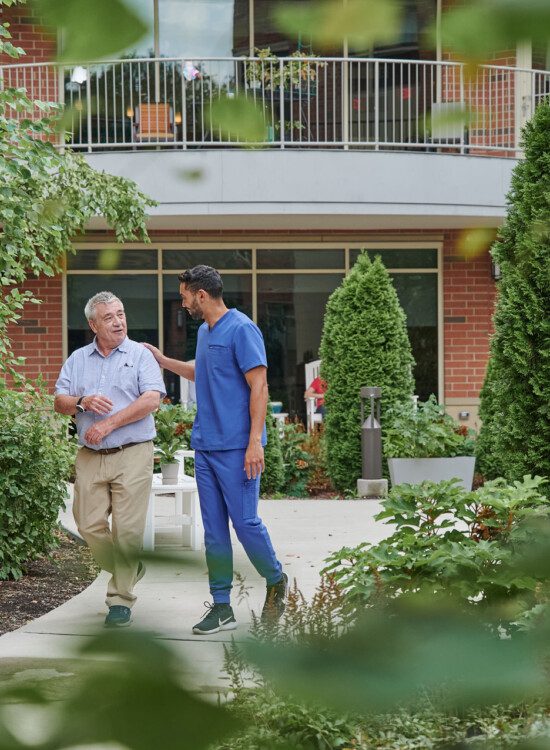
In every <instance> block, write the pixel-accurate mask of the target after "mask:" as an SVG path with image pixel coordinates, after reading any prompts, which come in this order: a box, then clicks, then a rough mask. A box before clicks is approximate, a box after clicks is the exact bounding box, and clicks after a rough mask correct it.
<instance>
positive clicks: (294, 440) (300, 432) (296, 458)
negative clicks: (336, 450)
mask: <svg viewBox="0 0 550 750" xmlns="http://www.w3.org/2000/svg"><path fill="white" fill-rule="evenodd" d="M306 440H307V435H306V431H305V428H304V425H303V424H302V423H301V422H288V423H287V424H285V426H284V432H283V438H282V441H281V448H282V452H283V464H284V472H285V473H284V476H285V481H284V487H283V491H284V493H285V494H286V495H290V497H306V496H307V489H306V488H307V483H308V480H309V474H310V470H311V466H310V465H311V455H310V454H309V453H308V451H307V450H306V448H305V443H306Z"/></svg>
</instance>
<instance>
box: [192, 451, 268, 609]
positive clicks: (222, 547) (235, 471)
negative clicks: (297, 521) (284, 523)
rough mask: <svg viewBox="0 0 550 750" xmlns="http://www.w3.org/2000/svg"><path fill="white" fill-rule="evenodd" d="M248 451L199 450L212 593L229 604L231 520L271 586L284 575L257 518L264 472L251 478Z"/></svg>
mask: <svg viewBox="0 0 550 750" xmlns="http://www.w3.org/2000/svg"><path fill="white" fill-rule="evenodd" d="M244 455H245V450H227V451H200V450H197V451H195V479H196V481H197V487H198V490H199V499H200V505H201V513H202V521H203V524H204V544H205V547H206V563H207V565H208V578H209V581H210V593H211V594H212V598H213V599H214V603H215V604H229V601H230V592H231V587H232V582H233V550H232V548H231V537H230V535H229V519H231V523H232V524H233V528H234V529H235V532H236V534H237V537H238V539H239V541H240V542H241V544H242V545H243V547H244V550H245V552H246V554H247V555H248V557H249V559H250V562H251V563H252V565H254V567H255V568H256V570H257V571H258V573H259V574H260V575H261V576H262V577H263V578H265V579H266V581H267V584H268V586H271V585H272V584H274V583H277V582H278V581H280V579H281V575H282V566H281V563H280V562H279V561H278V560H277V557H276V555H275V551H274V549H273V545H272V544H271V539H270V538H269V534H268V532H267V529H266V527H265V526H264V524H263V523H262V519H261V518H258V497H259V494H260V477H259V476H258V477H256V479H247V476H246V473H245V471H244Z"/></svg>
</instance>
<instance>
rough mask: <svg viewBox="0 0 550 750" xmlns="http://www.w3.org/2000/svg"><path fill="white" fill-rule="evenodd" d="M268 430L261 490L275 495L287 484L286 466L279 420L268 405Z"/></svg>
mask: <svg viewBox="0 0 550 750" xmlns="http://www.w3.org/2000/svg"><path fill="white" fill-rule="evenodd" d="M265 426H266V431H267V445H266V446H265V451H264V458H265V471H263V472H262V478H261V480H260V492H261V493H262V495H275V494H276V493H277V492H281V491H282V489H283V487H284V484H285V466H284V463H283V449H282V447H281V438H280V437H279V427H278V425H277V420H276V419H275V417H274V416H273V415H272V414H271V410H270V409H269V407H268V411H267V416H266V420H265Z"/></svg>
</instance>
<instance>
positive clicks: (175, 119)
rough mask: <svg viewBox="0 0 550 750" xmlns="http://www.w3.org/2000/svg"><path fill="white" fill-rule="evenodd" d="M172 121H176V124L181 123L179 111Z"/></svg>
mask: <svg viewBox="0 0 550 750" xmlns="http://www.w3.org/2000/svg"><path fill="white" fill-rule="evenodd" d="M174 122H175V123H176V125H181V112H176V115H175V117H174Z"/></svg>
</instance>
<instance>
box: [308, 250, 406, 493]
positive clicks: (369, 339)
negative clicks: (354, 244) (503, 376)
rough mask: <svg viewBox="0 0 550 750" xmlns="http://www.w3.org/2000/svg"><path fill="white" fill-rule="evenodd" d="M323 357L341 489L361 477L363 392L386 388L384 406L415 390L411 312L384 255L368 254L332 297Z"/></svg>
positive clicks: (333, 460) (332, 452) (333, 461)
mask: <svg viewBox="0 0 550 750" xmlns="http://www.w3.org/2000/svg"><path fill="white" fill-rule="evenodd" d="M320 355H321V360H322V363H321V375H322V377H323V378H324V379H325V380H326V382H327V386H328V390H327V393H326V396H325V406H326V415H325V434H326V440H327V454H328V473H329V476H330V478H331V479H332V481H333V482H334V485H335V487H336V488H337V489H339V490H346V489H351V488H354V486H355V483H356V480H357V479H358V478H359V477H360V476H361V424H360V421H361V420H360V399H359V390H360V389H361V388H362V387H363V386H367V385H369V386H380V387H381V388H382V409H383V410H384V409H387V408H388V407H390V406H393V405H394V404H396V403H398V402H402V401H406V400H407V399H410V397H411V395H412V393H413V388H414V381H413V376H412V367H413V365H414V360H413V356H412V354H411V346H410V343H409V338H408V335H407V327H406V322H405V313H404V312H403V309H402V308H401V305H400V304H399V300H398V298H397V293H396V291H395V289H394V287H393V284H392V282H391V279H390V276H389V274H388V272H387V271H386V269H385V267H384V265H383V263H382V261H381V260H380V258H379V257H377V258H376V259H375V260H374V261H372V262H371V261H370V259H369V257H368V255H367V254H366V253H362V254H361V255H360V257H359V259H358V261H357V263H356V264H355V266H354V267H353V269H352V271H351V273H350V274H349V275H348V276H347V277H346V278H345V279H344V281H343V282H342V284H341V286H339V287H338V289H336V290H335V291H334V292H333V294H332V295H331V296H330V298H329V301H328V304H327V309H326V313H325V321H324V327H323V337H322V341H321V349H320Z"/></svg>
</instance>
